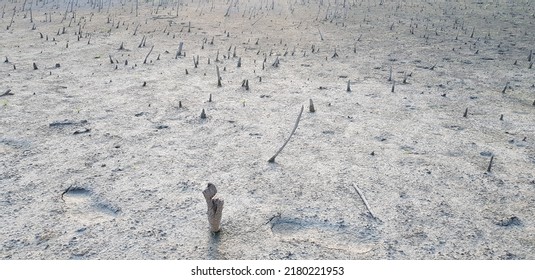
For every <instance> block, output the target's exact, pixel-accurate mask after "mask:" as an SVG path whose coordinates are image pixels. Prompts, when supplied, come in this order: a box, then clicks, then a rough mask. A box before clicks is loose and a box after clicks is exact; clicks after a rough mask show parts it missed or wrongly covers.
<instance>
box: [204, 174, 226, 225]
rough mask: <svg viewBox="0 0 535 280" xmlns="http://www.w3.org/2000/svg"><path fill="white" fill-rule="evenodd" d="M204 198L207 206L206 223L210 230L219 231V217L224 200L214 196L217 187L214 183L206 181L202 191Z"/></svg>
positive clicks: (221, 213)
mask: <svg viewBox="0 0 535 280" xmlns="http://www.w3.org/2000/svg"><path fill="white" fill-rule="evenodd" d="M202 194H203V195H204V198H205V199H206V204H207V206H208V212H207V214H208V223H209V224H210V231H212V232H214V233H215V232H219V231H220V230H221V225H220V224H221V217H222V215H223V204H224V201H223V199H221V198H214V196H215V195H216V194H217V189H216V188H215V186H214V184H212V183H208V186H207V187H206V189H205V190H204V191H203V192H202Z"/></svg>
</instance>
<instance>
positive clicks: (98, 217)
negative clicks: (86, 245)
mask: <svg viewBox="0 0 535 280" xmlns="http://www.w3.org/2000/svg"><path fill="white" fill-rule="evenodd" d="M61 198H62V200H63V201H64V202H65V206H66V209H65V210H66V211H65V212H66V215H67V216H69V218H71V219H72V220H75V221H78V222H80V223H81V224H84V225H91V224H98V223H102V222H106V221H109V220H113V219H114V218H115V217H117V215H119V213H120V211H121V210H120V209H119V208H117V207H114V206H113V205H110V204H109V203H106V202H104V201H102V200H101V199H99V197H98V196H97V195H96V194H94V193H93V191H91V190H90V189H89V188H88V187H85V186H70V187H69V188H67V189H66V190H65V191H64V192H63V193H62V194H61Z"/></svg>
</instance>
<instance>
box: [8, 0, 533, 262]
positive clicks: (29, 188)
mask: <svg viewBox="0 0 535 280" xmlns="http://www.w3.org/2000/svg"><path fill="white" fill-rule="evenodd" d="M28 2H29V3H28ZM28 2H23V1H21V0H17V1H5V0H4V1H2V2H0V3H1V7H0V8H2V10H3V12H2V18H1V19H0V27H1V31H0V45H1V46H0V55H1V58H2V62H1V63H0V71H1V75H0V94H3V93H4V92H6V91H7V90H8V89H10V90H11V92H9V93H10V94H11V93H12V94H13V95H4V96H1V97H0V258H2V259H533V258H534V257H535V210H534V207H533V205H534V203H535V148H534V147H535V146H534V142H535V106H534V105H533V103H534V100H535V86H534V83H535V79H534V78H535V74H534V73H535V72H534V71H535V69H533V68H532V67H531V66H530V63H532V62H533V60H535V57H534V58H533V60H532V61H531V62H529V61H528V56H529V54H530V51H531V50H533V49H534V48H535V47H534V46H535V33H534V32H535V29H534V26H535V24H534V23H535V2H533V1H528V0H524V1H502V0H497V1H481V2H477V1H447V2H446V1H409V0H408V1H389V0H384V1H380V0H369V1H359V0H356V1H345V2H344V1H328V0H324V1H320V2H318V1H280V0H276V1H260V0H254V1H253V0H251V1H247V0H246V1H243V0H242V1H239V2H238V1H236V0H235V1H231V2H227V1H181V2H180V3H179V10H178V16H177V10H176V7H177V3H176V2H175V1H157V0H156V1H149V2H148V3H144V1H141V2H142V3H140V5H139V11H138V13H139V15H138V16H137V17H136V12H135V8H134V7H135V1H129V0H124V1H117V0H115V1H111V4H112V5H110V4H109V2H107V1H103V2H105V3H104V5H103V7H102V9H99V8H98V5H91V1H89V4H88V3H87V1H75V2H74V3H75V5H73V6H72V12H71V9H70V8H66V7H67V3H68V1H48V2H47V3H45V2H43V1H35V0H34V1H31V0H28ZM98 2H99V3H100V1H98ZM23 3H26V4H25V5H24V9H23ZM95 3H96V2H95ZM121 3H122V4H123V5H121ZM159 4H160V5H159ZM272 5H273V6H272ZM229 7H230V8H229ZM30 8H31V15H30V12H29V11H30ZM13 11H15V13H13ZM227 11H228V16H225V13H227ZM50 16H51V18H50ZM31 17H32V18H33V23H32V22H31ZM12 18H13V22H12ZM71 19H72V20H71ZM50 20H51V21H50ZM8 26H9V28H7V27H8ZM33 26H35V28H34V30H32V27H33ZM136 26H139V27H138V29H137V32H136V34H135V35H134V30H135V29H136ZM63 28H65V33H64V34H63ZM188 29H189V30H188ZM80 30H81V31H82V33H81V38H80V39H79V40H78V38H79V34H78V32H79V31H80ZM58 33H59V35H58ZM472 33H473V35H472ZM40 34H42V35H43V38H41V35H40ZM144 36H145V37H146V43H145V45H144V46H141V47H138V45H139V44H140V42H141V41H142V38H143V37H144ZM47 37H48V40H47ZM322 38H323V39H322ZM212 39H213V44H210V42H211V41H212ZM179 42H184V48H183V52H185V54H183V56H181V57H179V58H178V59H175V53H176V51H177V48H178V45H179ZM203 42H204V43H203ZM257 42H258V44H257ZM121 43H123V44H124V50H119V46H120V45H121ZM67 44H68V46H67ZM203 45H204V47H203ZM152 46H154V49H153V51H152V53H151V54H150V55H149V57H148V59H147V63H146V64H144V63H143V60H144V59H145V56H146V55H147V53H148V52H149V50H150V49H151V47H152ZM234 48H236V57H234V56H233V53H234ZM312 49H314V52H312ZM335 50H336V52H337V54H338V57H333V54H334V53H335ZM217 51H219V62H215V60H216V53H217ZM109 56H111V58H112V59H113V62H114V63H113V64H112V63H111V62H110V57H109ZM197 56H199V64H198V67H197V68H194V65H193V57H197ZM229 56H230V57H229ZM6 57H7V60H8V62H5V63H4V62H3V61H4V60H5V59H6ZM158 57H159V60H158V59H157V58H158ZM238 57H241V59H242V61H241V63H242V66H241V67H240V68H238V67H237V63H238ZM277 57H279V59H280V65H279V67H273V66H272V64H273V62H274V61H275V60H276V58H277ZM208 59H210V60H211V62H210V64H208ZM264 59H265V61H266V62H265V69H264V70H263V69H262V64H263V61H264ZM126 60H128V65H125V61H126ZM34 62H35V63H36V65H37V67H38V69H37V70H33V66H32V64H33V63H34ZM515 62H516V63H515ZM56 63H59V64H60V65H59V67H56V66H55V65H56ZM216 65H218V66H219V68H220V70H221V76H222V87H217V78H216ZM14 68H16V69H14ZM225 68H226V69H225ZM390 68H391V69H392V76H393V77H392V79H393V80H394V81H395V82H396V84H395V90H394V92H392V84H393V82H392V81H389V72H390ZM186 69H187V71H188V72H189V74H188V75H186ZM405 73H406V74H407V80H406V83H405V84H404V83H403V79H404V77H405ZM409 74H410V75H409ZM245 79H248V80H249V85H250V90H249V91H246V90H245V89H244V88H243V87H241V84H242V81H243V80H245ZM260 79H261V81H260ZM348 80H350V81H351V82H350V83H351V90H352V91H351V92H347V91H346V87H347V81H348ZM145 82H146V85H145V86H143V83H145ZM507 83H508V85H507V88H506V90H505V93H502V91H503V89H504V87H505V86H506V84H507ZM210 94H211V95H212V102H208V99H209V95H210ZM310 98H312V99H313V100H314V105H315V108H316V112H315V113H310V112H308V102H309V99H310ZM179 102H181V103H182V105H183V107H182V108H179ZM302 105H305V112H304V113H303V117H302V119H301V122H300V124H299V127H298V129H297V132H296V134H295V135H294V136H293V138H292V139H291V141H290V143H289V144H288V146H287V147H286V148H285V150H283V152H282V153H281V154H280V155H279V156H278V157H277V159H276V163H274V164H271V163H268V162H267V160H268V159H269V158H270V157H271V156H272V155H273V153H274V152H275V151H276V150H277V149H278V148H279V147H280V146H281V145H282V143H283V142H284V140H285V139H286V138H287V137H288V135H289V133H290V131H291V129H292V127H293V125H294V122H295V120H296V118H297V114H298V112H299V109H300V108H301V106H302ZM466 108H468V114H467V117H466V118H465V117H463V113H464V112H465V110H466ZM202 109H205V110H206V114H207V116H208V118H207V119H205V120H201V119H200V118H199V116H200V113H201V110H202ZM501 114H503V120H500V115H501ZM372 152H373V155H372ZM491 155H494V160H493V165H492V169H491V172H486V171H487V167H488V164H489V161H490V158H491ZM208 182H212V183H214V184H215V185H216V186H217V187H218V190H219V194H218V195H219V196H220V197H222V198H223V199H225V209H224V212H223V221H222V232H221V233H220V234H219V235H218V236H211V234H210V233H209V231H208V224H207V221H206V204H205V201H204V198H203V196H202V194H201V191H202V190H203V189H204V188H205V186H206V184H207V183H208ZM353 184H355V185H356V186H358V187H359V188H360V189H361V190H362V192H363V193H364V195H365V196H366V198H367V200H368V202H369V204H370V206H371V209H372V210H373V212H374V214H375V215H376V216H377V218H378V219H373V218H372V216H371V215H370V214H369V212H368V211H367V209H366V207H365V205H364V203H363V202H362V200H361V199H360V197H359V196H358V194H357V193H356V192H355V190H354V188H353V187H352V186H353ZM67 190H68V191H67Z"/></svg>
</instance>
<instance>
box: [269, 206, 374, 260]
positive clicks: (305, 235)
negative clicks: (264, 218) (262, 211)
mask: <svg viewBox="0 0 535 280" xmlns="http://www.w3.org/2000/svg"><path fill="white" fill-rule="evenodd" d="M267 224H269V226H270V228H271V232H272V233H273V235H274V236H276V237H277V238H278V239H279V240H280V241H290V242H292V243H296V242H297V243H299V242H301V243H310V244H315V245H316V246H321V247H323V248H325V249H330V250H340V251H346V252H347V253H349V254H355V255H359V254H365V253H368V252H371V251H373V250H375V249H376V248H377V246H376V243H377V238H378V237H377V235H378V232H377V229H376V228H374V227H370V226H368V227H364V228H363V229H360V230H358V229H356V228H354V227H351V226H348V225H346V224H345V222H344V221H343V220H342V221H338V222H335V223H330V222H327V221H319V220H308V219H298V218H287V217H281V215H280V214H278V215H276V216H274V217H272V218H271V219H270V220H269V221H268V223H267Z"/></svg>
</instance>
